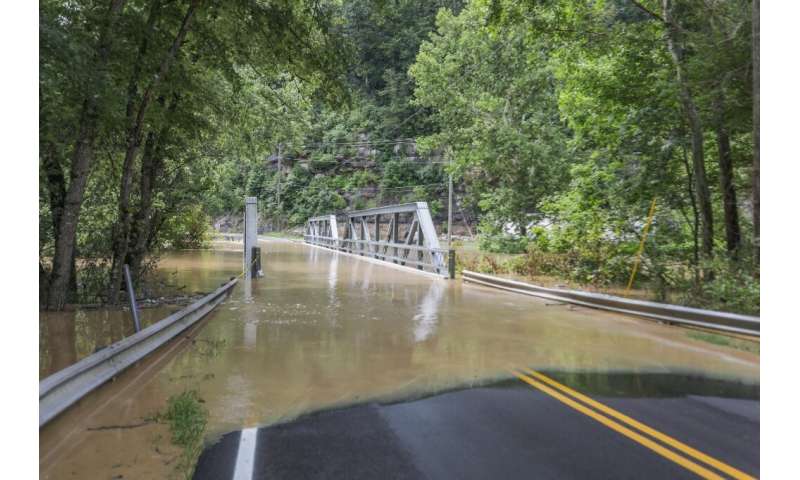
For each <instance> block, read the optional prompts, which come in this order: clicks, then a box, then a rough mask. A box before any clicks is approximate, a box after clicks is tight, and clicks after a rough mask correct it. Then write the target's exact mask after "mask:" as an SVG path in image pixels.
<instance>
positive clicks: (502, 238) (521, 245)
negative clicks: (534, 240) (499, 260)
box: [478, 234, 528, 253]
mask: <svg viewBox="0 0 800 480" xmlns="http://www.w3.org/2000/svg"><path fill="white" fill-rule="evenodd" d="M478 247H479V248H480V249H481V250H483V251H485V252H492V253H525V251H526V249H527V247H528V239H527V238H525V237H515V236H512V235H507V234H495V235H491V234H481V235H480V236H479V237H478Z"/></svg>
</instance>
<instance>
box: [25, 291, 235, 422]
mask: <svg viewBox="0 0 800 480" xmlns="http://www.w3.org/2000/svg"><path fill="white" fill-rule="evenodd" d="M236 282H237V279H232V280H231V281H229V282H228V283H226V284H225V285H223V286H221V287H220V288H218V289H217V290H215V291H214V292H212V293H210V294H208V295H206V296H205V297H203V298H201V299H200V300H198V301H196V302H194V303H193V304H191V305H189V306H188V307H186V308H184V309H183V310H180V311H178V312H175V313H173V314H172V315H170V316H168V317H167V318H165V319H163V320H161V321H159V322H158V323H154V324H153V325H150V326H149V327H147V328H145V329H143V330H141V331H139V332H138V333H135V334H133V335H131V336H130V337H127V338H124V339H122V340H120V341H118V342H116V343H114V344H112V345H109V346H108V347H106V348H104V349H103V350H100V351H99V352H97V353H94V354H92V355H90V356H88V357H86V358H84V359H82V360H81V361H79V362H77V363H74V364H72V365H71V366H69V367H67V368H65V369H63V370H60V371H58V372H56V373H54V374H53V375H50V376H49V377H47V378H45V379H44V380H42V381H41V382H39V428H41V427H42V426H43V425H45V424H46V423H47V422H49V421H50V420H52V419H53V418H55V417H56V416H57V415H58V414H60V413H61V412H63V411H64V410H66V409H67V408H69V407H70V406H71V405H72V404H74V403H75V402H77V401H78V400H80V399H81V398H83V397H84V396H85V395H87V394H88V393H90V392H91V391H93V390H95V389H96V388H98V387H99V386H101V385H102V384H104V383H105V382H107V381H108V380H110V379H111V378H112V377H114V376H116V375H118V374H119V373H120V372H122V371H123V370H125V369H126V368H128V367H130V366H131V365H133V364H134V363H136V362H138V361H139V360H141V359H142V358H144V357H145V356H146V355H148V354H149V353H151V352H153V351H154V350H156V349H157V348H158V347H160V346H161V345H163V344H165V343H166V342H168V341H169V340H171V339H172V338H174V337H175V336H177V335H178V334H180V333H181V332H182V331H184V330H186V329H187V328H189V327H190V326H192V325H193V324H195V323H196V322H197V321H199V320H200V319H202V318H203V317H205V316H206V315H207V314H208V313H209V312H210V311H211V310H213V309H214V307H216V306H217V305H219V304H220V303H221V302H222V300H223V299H224V298H225V295H226V294H228V293H229V292H230V291H231V289H232V288H233V287H234V285H236Z"/></svg>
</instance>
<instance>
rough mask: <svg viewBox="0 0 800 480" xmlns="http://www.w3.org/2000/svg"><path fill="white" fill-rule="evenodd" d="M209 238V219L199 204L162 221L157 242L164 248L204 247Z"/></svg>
mask: <svg viewBox="0 0 800 480" xmlns="http://www.w3.org/2000/svg"><path fill="white" fill-rule="evenodd" d="M210 238H211V219H210V218H209V216H208V215H207V214H206V213H205V212H204V211H203V209H202V207H201V206H200V205H194V206H192V207H187V208H186V209H185V210H183V211H181V212H179V213H178V214H177V215H175V216H171V217H170V218H169V219H167V221H165V222H164V225H163V226H162V228H161V230H160V232H159V236H158V244H159V246H160V247H161V248H165V249H187V248H205V247H206V246H207V245H208V242H209V241H210Z"/></svg>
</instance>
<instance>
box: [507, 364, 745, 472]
mask: <svg viewBox="0 0 800 480" xmlns="http://www.w3.org/2000/svg"><path fill="white" fill-rule="evenodd" d="M523 370H524V371H525V372H527V373H529V374H530V375H532V376H533V377H535V378H537V379H539V380H541V381H543V382H545V383H547V384H549V385H551V386H553V387H555V388H557V389H559V390H561V391H562V392H564V393H567V394H569V395H571V396H572V397H574V398H576V399H578V400H580V401H582V402H583V403H585V404H587V405H590V406H592V407H594V408H596V409H597V410H599V411H601V412H603V413H605V414H606V415H608V416H610V417H614V418H616V419H617V420H620V421H622V422H624V423H627V424H628V425H630V426H631V427H634V428H636V429H638V430H639V431H641V432H644V433H646V434H648V435H650V436H651V437H653V438H655V439H658V440H660V441H662V442H663V443H666V444H667V445H669V446H671V447H673V448H675V449H676V450H679V451H681V452H683V453H685V454H686V455H689V456H690V457H694V458H695V459H697V460H700V461H701V462H703V463H705V464H707V465H710V466H712V467H714V468H716V469H717V470H719V471H721V472H723V473H726V474H728V475H730V476H731V477H733V478H735V479H737V480H754V477H751V476H750V475H748V474H746V473H744V472H742V471H741V470H737V469H736V468H734V467H732V466H730V465H728V464H727V463H724V462H721V461H719V460H717V459H716V458H713V457H710V456H708V455H706V454H705V453H703V452H700V451H698V450H696V449H694V448H692V447H690V446H689V445H686V444H685V443H682V442H680V441H678V440H676V439H674V438H672V437H670V436H669V435H666V434H664V433H661V432H659V431H658V430H655V429H653V428H651V427H648V426H647V425H645V424H643V423H641V422H638V421H636V420H634V419H633V418H631V417H629V416H627V415H625V414H623V413H621V412H618V411H617V410H614V409H613V408H611V407H608V406H606V405H604V404H602V403H600V402H598V401H596V400H594V399H592V398H590V397H587V396H586V395H584V394H582V393H580V392H577V391H575V390H573V389H571V388H569V387H568V386H566V385H563V384H561V383H559V382H557V381H555V380H553V379H552V378H550V377H548V376H546V375H543V374H541V373H539V372H536V371H534V370H531V369H530V368H524V369H523Z"/></svg>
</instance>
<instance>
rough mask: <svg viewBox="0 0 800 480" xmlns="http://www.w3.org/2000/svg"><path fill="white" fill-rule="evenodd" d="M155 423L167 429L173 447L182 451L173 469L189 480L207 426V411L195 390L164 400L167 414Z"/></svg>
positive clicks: (157, 417)
mask: <svg viewBox="0 0 800 480" xmlns="http://www.w3.org/2000/svg"><path fill="white" fill-rule="evenodd" d="M156 419H157V420H158V421H160V422H165V423H167V424H168V425H169V430H170V433H171V434H172V443H173V444H174V445H177V446H178V447H180V448H181V449H182V453H181V457H180V461H179V462H178V464H177V466H176V467H175V468H176V470H177V474H178V475H179V476H181V477H183V478H187V479H188V478H192V474H193V473H194V467H195V464H196V462H197V458H198V457H199V456H200V452H201V451H202V448H203V433H204V432H205V430H206V425H207V424H208V410H206V408H205V407H204V406H203V400H202V399H201V398H200V397H199V396H198V395H197V392H196V391H194V390H187V391H184V392H182V393H180V394H177V395H173V396H171V397H170V398H169V400H167V411H166V412H165V413H161V414H158V415H157V416H156Z"/></svg>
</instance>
